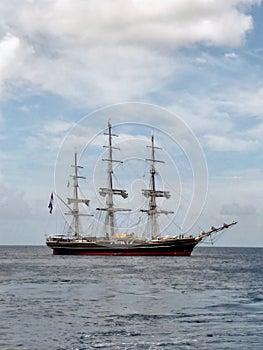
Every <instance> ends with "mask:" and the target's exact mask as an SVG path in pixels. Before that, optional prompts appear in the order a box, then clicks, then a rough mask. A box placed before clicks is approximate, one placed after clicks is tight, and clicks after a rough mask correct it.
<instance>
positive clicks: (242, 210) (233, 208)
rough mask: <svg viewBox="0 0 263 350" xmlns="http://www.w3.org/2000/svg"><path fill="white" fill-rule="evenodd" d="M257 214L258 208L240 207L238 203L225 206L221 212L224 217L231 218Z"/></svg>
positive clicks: (251, 206) (250, 206)
mask: <svg viewBox="0 0 263 350" xmlns="http://www.w3.org/2000/svg"><path fill="white" fill-rule="evenodd" d="M256 213H257V209H256V207H254V206H253V205H240V204H237V203H232V204H224V205H223V206H222V208H221V210H220V214H222V215H231V216H236V217H240V216H247V215H254V214H256Z"/></svg>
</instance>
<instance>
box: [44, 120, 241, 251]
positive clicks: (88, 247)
mask: <svg viewBox="0 0 263 350" xmlns="http://www.w3.org/2000/svg"><path fill="white" fill-rule="evenodd" d="M105 135H107V136H108V145H107V146H104V147H106V148H107V149H108V158H106V159H103V161H105V162H107V163H108V166H107V178H108V179H107V180H108V181H107V187H103V188H100V191H99V193H100V195H101V196H102V197H104V198H105V206H104V207H103V208H96V209H97V210H99V211H103V212H105V214H106V220H105V225H104V228H105V229H104V235H103V236H98V235H96V232H88V233H85V234H84V235H83V234H80V230H79V220H80V216H82V215H88V214H82V213H80V209H79V207H80V204H85V205H89V203H90V201H89V200H88V199H86V198H80V197H79V179H80V178H82V179H83V178H84V177H83V176H80V175H79V169H80V168H82V167H81V166H79V165H78V160H77V153H75V162H74V165H73V167H74V175H72V178H73V181H74V183H73V188H74V192H73V197H72V198H68V201H67V202H66V201H64V200H63V199H62V198H61V197H60V196H59V195H58V194H55V195H56V196H57V198H58V199H59V200H61V201H62V202H63V203H64V205H65V206H66V207H67V208H68V213H67V214H68V215H71V216H72V218H73V220H72V224H71V229H72V231H73V234H72V235H70V236H68V235H49V236H47V238H46V244H47V246H48V247H50V248H51V249H53V254H55V255H105V256H107V255H126V256H144V255H145V256H147V255H149V256H169V255H170V256H190V255H191V253H192V251H193V249H194V247H195V246H196V245H197V244H199V243H200V242H201V241H202V240H203V239H205V238H206V237H208V236H211V235H212V234H214V233H217V232H220V231H222V230H224V229H226V228H229V227H232V226H233V225H235V224H236V223H237V222H236V221H234V222H232V223H229V224H223V225H222V226H219V227H211V228H210V229H209V230H208V231H206V232H205V231H203V232H201V233H200V234H197V235H195V236H194V235H183V234H178V235H175V236H171V235H163V234H162V235H161V234H160V233H159V226H158V217H159V215H162V214H165V215H169V214H173V211H167V210H160V209H159V207H158V205H157V201H158V199H159V198H164V199H169V198H170V193H169V191H165V190H159V189H157V184H156V163H163V161H160V160H157V159H156V149H160V148H159V147H157V146H156V145H155V139H154V135H152V136H151V145H150V146H147V147H149V148H150V151H151V157H150V158H149V159H147V161H148V162H150V185H149V188H147V189H142V194H143V196H144V197H146V199H147V201H148V208H147V209H141V210H140V211H141V212H142V213H144V214H145V215H147V217H148V222H149V225H148V226H149V227H150V236H149V235H144V234H143V235H142V236H140V237H137V236H136V235H135V234H134V233H118V232H117V229H116V224H115V216H116V213H117V212H129V211H131V209H126V208H118V207H116V206H115V205H114V197H115V196H121V197H122V198H124V199H125V198H127V197H128V193H127V191H126V190H123V189H117V188H115V187H114V183H113V172H114V168H113V164H114V163H116V162H121V161H119V160H116V159H114V158H113V151H114V149H116V147H114V146H113V142H112V140H113V137H115V136H117V135H116V134H114V133H113V132H112V126H111V124H110V123H108V132H107V133H105Z"/></svg>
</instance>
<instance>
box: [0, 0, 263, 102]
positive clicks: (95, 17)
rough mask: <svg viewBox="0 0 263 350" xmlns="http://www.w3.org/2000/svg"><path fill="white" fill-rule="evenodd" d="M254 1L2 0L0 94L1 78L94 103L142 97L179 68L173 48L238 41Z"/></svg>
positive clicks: (246, 27)
mask: <svg viewBox="0 0 263 350" xmlns="http://www.w3.org/2000/svg"><path fill="white" fill-rule="evenodd" d="M254 3H258V1H257V0H254V1H253V0H250V1H244V0H235V1H234V0H233V1H227V2H218V1H215V0H213V1H211V0H209V1H208V0H203V1H195V0H187V1H185V0H180V1H176V2H174V1H165V2H160V1H151V2H148V1H125V2H123V1H120V0H114V1H107V0H102V1H95V0H91V1H80V0H79V1H73V0H67V1H59V0H56V1H49V0H40V1H37V2H32V1H27V2H20V1H15V6H14V2H13V3H12V6H11V5H9V3H2V4H1V5H0V10H1V13H2V17H3V18H2V28H0V33H1V31H2V33H5V34H3V35H2V39H1V44H0V45H1V46H2V51H4V55H3V56H2V62H1V64H0V67H1V66H2V67H4V68H3V69H4V74H3V75H1V81H0V86H1V88H2V94H3V93H4V91H5V89H7V85H6V84H7V82H8V83H9V84H10V83H12V84H15V85H17V84H21V83H26V82H27V83H28V84H30V85H31V86H32V87H34V88H35V89H42V90H44V91H50V92H53V93H57V94H60V95H62V96H65V97H67V98H70V99H72V100H75V101H76V102H81V103H85V104H88V105H93V106H94V105H98V104H100V105H102V104H105V103H110V102H116V101H123V100H127V99H129V100H130V99H141V98H142V96H145V95H148V94H151V93H152V92H157V91H159V90H160V89H161V88H162V87H163V86H164V84H166V83H167V82H169V79H170V77H171V76H172V75H174V73H175V72H176V71H177V70H178V71H179V69H180V71H181V70H182V63H181V64H180V63H178V60H177V59H175V58H174V51H175V50H177V49H179V48H181V47H187V46H189V45H193V44H197V43H204V44H206V45H216V46H218V45H224V46H225V45H227V46H239V45H240V44H241V43H242V42H243V40H244V37H245V35H246V33H247V32H248V31H249V30H250V29H251V28H252V18H251V16H249V15H247V14H246V8H247V6H250V5H251V4H254ZM240 5H242V6H240ZM233 23H235V25H234V26H233ZM7 29H8V31H7ZM8 33H9V34H8ZM1 46H0V47H1Z"/></svg>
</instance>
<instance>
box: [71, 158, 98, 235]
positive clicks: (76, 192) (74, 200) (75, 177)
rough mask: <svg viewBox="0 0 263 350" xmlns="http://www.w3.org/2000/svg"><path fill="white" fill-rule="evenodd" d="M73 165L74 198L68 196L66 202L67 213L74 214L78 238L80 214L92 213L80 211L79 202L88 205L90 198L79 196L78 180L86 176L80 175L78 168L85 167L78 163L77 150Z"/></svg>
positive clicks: (75, 233)
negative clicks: (81, 212)
mask: <svg viewBox="0 0 263 350" xmlns="http://www.w3.org/2000/svg"><path fill="white" fill-rule="evenodd" d="M72 167H73V168H74V175H71V177H72V178H73V180H74V184H73V188H74V190H73V198H68V203H67V204H66V203H65V204H66V206H67V207H68V208H69V212H68V213H66V214H67V215H72V216H73V227H74V236H75V238H76V239H79V238H80V233H79V217H80V216H92V215H89V214H80V212H79V203H84V204H86V205H87V206H88V205H89V200H88V199H85V198H82V199H81V198H79V181H78V179H85V177H84V176H80V175H78V169H83V167H82V166H80V165H78V160H77V152H75V157H74V165H72ZM71 204H73V209H72V208H71V207H70V205H71Z"/></svg>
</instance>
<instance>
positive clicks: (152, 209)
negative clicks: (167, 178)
mask: <svg viewBox="0 0 263 350" xmlns="http://www.w3.org/2000/svg"><path fill="white" fill-rule="evenodd" d="M147 147H149V148H151V158H150V159H146V160H148V161H150V162H151V169H150V174H151V178H150V189H145V190H142V193H143V195H144V196H145V197H146V198H150V200H149V209H146V210H145V209H142V210H141V211H142V212H144V213H147V214H148V216H149V220H150V225H151V234H152V239H156V238H157V237H158V234H159V228H158V215H159V214H166V215H167V214H173V213H174V212H173V211H166V210H158V209H157V202H156V198H157V197H165V198H166V199H169V198H170V197H171V195H170V193H169V191H160V190H156V181H155V176H156V167H155V163H164V161H162V160H157V159H155V150H156V149H161V148H160V147H156V146H155V144H154V135H152V138H151V146H147Z"/></svg>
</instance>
